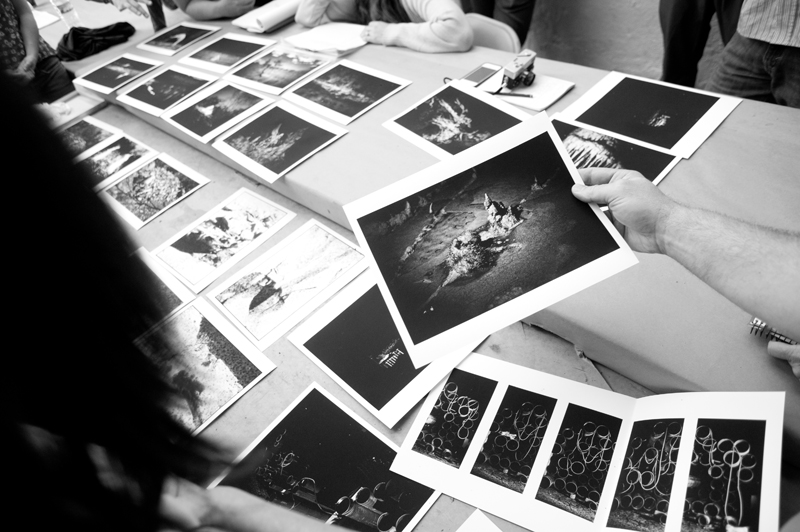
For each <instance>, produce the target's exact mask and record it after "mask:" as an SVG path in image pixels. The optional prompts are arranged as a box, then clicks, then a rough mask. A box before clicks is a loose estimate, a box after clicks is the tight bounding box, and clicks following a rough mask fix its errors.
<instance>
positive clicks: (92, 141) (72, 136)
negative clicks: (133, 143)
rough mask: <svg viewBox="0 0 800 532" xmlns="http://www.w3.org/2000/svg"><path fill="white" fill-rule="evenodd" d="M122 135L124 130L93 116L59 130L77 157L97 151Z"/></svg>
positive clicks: (70, 150)
mask: <svg viewBox="0 0 800 532" xmlns="http://www.w3.org/2000/svg"><path fill="white" fill-rule="evenodd" d="M121 135H122V130H120V129H118V128H115V127H112V126H109V125H108V124H106V123H105V122H101V121H100V120H97V119H96V118H93V117H91V116H87V117H84V118H83V119H81V120H79V121H78V122H75V123H74V124H73V125H71V126H70V127H68V128H66V129H63V130H61V131H59V132H58V136H59V138H60V139H61V142H62V143H63V144H64V147H66V148H67V150H68V151H69V152H70V153H71V154H72V156H73V157H75V158H76V159H77V158H79V157H80V156H81V155H82V154H87V153H89V150H92V152H94V151H97V150H99V149H101V148H103V147H104V146H107V145H108V144H110V143H112V142H114V140H115V139H116V138H119V137H120V136H121Z"/></svg>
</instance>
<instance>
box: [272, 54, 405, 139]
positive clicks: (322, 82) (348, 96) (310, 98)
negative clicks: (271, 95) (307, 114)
mask: <svg viewBox="0 0 800 532" xmlns="http://www.w3.org/2000/svg"><path fill="white" fill-rule="evenodd" d="M410 83H411V82H410V81H408V80H404V79H401V78H398V77H396V76H392V75H390V74H386V73H384V72H380V71H378V70H375V69H372V68H368V67H365V66H363V65H359V64H358V63H353V62H352V61H347V60H343V61H341V62H339V63H337V64H336V65H334V66H332V67H331V68H329V69H327V70H325V71H324V72H320V73H319V74H317V75H315V76H314V77H313V78H312V79H309V80H307V81H305V82H303V83H302V84H301V85H299V86H297V87H295V88H294V89H292V90H291V91H290V92H289V93H287V94H286V95H285V98H286V99H287V100H289V101H292V102H294V103H296V104H298V105H302V106H305V107H307V108H309V109H311V110H312V111H314V112H316V113H319V114H321V115H322V116H324V117H325V118H328V119H329V120H333V121H334V122H338V123H340V124H345V125H346V124H349V123H350V122H352V121H353V120H355V119H356V118H358V117H359V116H361V115H362V114H364V113H366V112H367V111H368V110H370V109H371V108H373V107H375V106H376V105H378V104H379V103H380V102H382V101H384V100H385V99H387V98H389V97H390V96H392V95H393V94H395V93H397V92H398V91H400V90H402V89H403V88H405V87H406V86H408V85H409V84H410Z"/></svg>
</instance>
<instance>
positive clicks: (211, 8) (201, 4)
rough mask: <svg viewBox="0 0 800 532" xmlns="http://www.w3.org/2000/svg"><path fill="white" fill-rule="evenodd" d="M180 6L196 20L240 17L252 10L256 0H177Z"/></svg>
mask: <svg viewBox="0 0 800 532" xmlns="http://www.w3.org/2000/svg"><path fill="white" fill-rule="evenodd" d="M175 3H176V4H178V7H179V8H180V9H181V11H183V12H184V13H186V14H187V15H189V16H190V17H192V18H193V19H195V20H214V19H218V18H234V17H239V16H242V15H244V14H245V13H247V12H248V11H251V10H252V9H253V6H254V5H255V0H175Z"/></svg>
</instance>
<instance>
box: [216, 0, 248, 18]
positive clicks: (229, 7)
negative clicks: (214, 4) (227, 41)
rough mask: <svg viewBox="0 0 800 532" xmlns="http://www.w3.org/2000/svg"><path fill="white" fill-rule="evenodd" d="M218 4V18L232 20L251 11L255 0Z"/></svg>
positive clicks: (223, 1)
mask: <svg viewBox="0 0 800 532" xmlns="http://www.w3.org/2000/svg"><path fill="white" fill-rule="evenodd" d="M218 4H219V11H218V14H219V17H220V18H234V17H240V16H242V15H244V14H245V13H247V12H248V11H252V10H253V7H254V6H255V0H219V2H218Z"/></svg>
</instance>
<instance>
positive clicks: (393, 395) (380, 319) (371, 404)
mask: <svg viewBox="0 0 800 532" xmlns="http://www.w3.org/2000/svg"><path fill="white" fill-rule="evenodd" d="M289 340H290V341H291V342H292V343H293V344H294V345H295V346H297V348H298V349H299V350H300V351H302V352H303V354H305V355H306V356H308V357H309V358H310V359H311V360H312V361H313V362H314V363H315V364H317V365H318V366H320V367H321V368H322V369H323V370H324V371H325V372H326V373H327V374H328V375H330V376H331V377H332V378H333V379H334V380H335V381H336V383H337V384H339V385H340V386H342V387H343V388H344V389H345V391H347V392H348V393H349V394H350V395H352V396H353V397H355V398H356V399H357V400H358V401H359V403H361V404H362V405H363V406H364V407H365V408H367V410H369V411H370V413H371V414H373V415H374V416H375V417H377V418H378V419H379V420H380V421H381V422H382V423H384V424H385V425H387V426H389V427H390V428H391V427H393V426H394V425H395V424H396V423H397V422H398V421H399V420H400V418H401V417H402V416H404V415H405V414H407V413H408V411H409V410H411V409H412V408H413V407H414V406H415V405H416V404H417V403H418V402H419V400H420V399H421V398H422V397H423V396H424V395H425V394H427V393H428V392H429V391H430V390H431V388H432V387H434V386H435V385H436V384H437V383H438V382H439V381H440V380H441V379H442V378H444V376H445V375H447V374H448V373H449V372H450V371H451V370H452V369H453V368H454V367H455V366H456V365H457V364H458V363H459V362H461V360H463V358H464V357H465V356H467V354H469V348H464V349H461V350H460V351H455V352H454V353H451V354H448V355H445V356H443V357H442V358H439V359H437V360H435V361H434V362H432V363H431V364H428V365H426V366H422V367H420V368H416V369H415V368H414V365H413V363H412V362H411V358H410V357H409V356H408V352H407V350H406V348H405V346H404V345H403V341H402V340H401V339H400V334H399V333H398V332H397V327H395V325H394V322H393V321H392V316H391V314H389V310H388V309H387V308H386V303H385V302H384V301H383V296H381V293H380V290H379V289H378V286H377V285H376V284H375V278H374V276H372V275H370V274H369V272H365V273H363V274H361V275H360V276H359V277H358V278H357V279H355V280H354V281H353V282H351V283H350V284H349V285H347V286H346V287H345V288H344V289H342V291H341V292H339V293H338V294H337V295H336V296H334V297H333V298H332V299H331V300H330V301H329V302H328V303H326V304H325V305H324V306H323V307H322V308H321V309H320V310H318V311H317V312H316V313H314V315H313V316H311V317H309V319H308V320H306V322H305V323H303V324H302V325H301V326H300V327H298V329H297V330H296V331H294V332H293V333H292V335H291V336H290V337H289Z"/></svg>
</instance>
